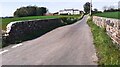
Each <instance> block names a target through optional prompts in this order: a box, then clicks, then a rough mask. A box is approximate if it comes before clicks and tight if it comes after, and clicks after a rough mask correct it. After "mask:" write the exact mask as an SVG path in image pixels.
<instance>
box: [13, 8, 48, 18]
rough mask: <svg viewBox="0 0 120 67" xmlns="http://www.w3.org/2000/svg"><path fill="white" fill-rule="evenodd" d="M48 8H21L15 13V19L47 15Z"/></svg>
mask: <svg viewBox="0 0 120 67" xmlns="http://www.w3.org/2000/svg"><path fill="white" fill-rule="evenodd" d="M47 11H48V10H47V8H46V7H37V6H27V7H20V8H18V9H17V10H16V11H15V12H14V16H15V17H25V16H39V15H41V16H42V15H44V14H45V13H47Z"/></svg>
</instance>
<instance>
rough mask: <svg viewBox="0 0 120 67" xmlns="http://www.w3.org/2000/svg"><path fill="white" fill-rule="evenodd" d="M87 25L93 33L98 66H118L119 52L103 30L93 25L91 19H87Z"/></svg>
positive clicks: (119, 61) (119, 63) (119, 60)
mask: <svg viewBox="0 0 120 67" xmlns="http://www.w3.org/2000/svg"><path fill="white" fill-rule="evenodd" d="M87 23H88V25H89V26H90V27H91V31H92V33H93V39H94V45H95V47H96V50H97V56H98V58H99V61H98V63H99V65H120V50H119V49H117V48H116V46H115V44H113V42H112V40H111V38H110V37H109V36H108V35H107V34H106V31H105V29H103V28H100V27H98V26H97V25H95V24H94V23H93V21H92V19H88V22H87Z"/></svg>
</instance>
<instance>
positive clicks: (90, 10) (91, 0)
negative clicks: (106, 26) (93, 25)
mask: <svg viewBox="0 0 120 67" xmlns="http://www.w3.org/2000/svg"><path fill="white" fill-rule="evenodd" d="M90 15H92V0H91V1H90Z"/></svg>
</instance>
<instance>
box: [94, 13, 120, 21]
mask: <svg viewBox="0 0 120 67" xmlns="http://www.w3.org/2000/svg"><path fill="white" fill-rule="evenodd" d="M94 15H95V16H101V17H107V18H115V19H120V12H104V13H96V14H94Z"/></svg>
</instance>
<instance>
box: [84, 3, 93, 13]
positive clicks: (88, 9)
mask: <svg viewBox="0 0 120 67" xmlns="http://www.w3.org/2000/svg"><path fill="white" fill-rule="evenodd" d="M83 7H84V11H85V13H87V14H88V13H90V3H89V2H86V3H85V4H84V6H83ZM91 7H92V5H91Z"/></svg>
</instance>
